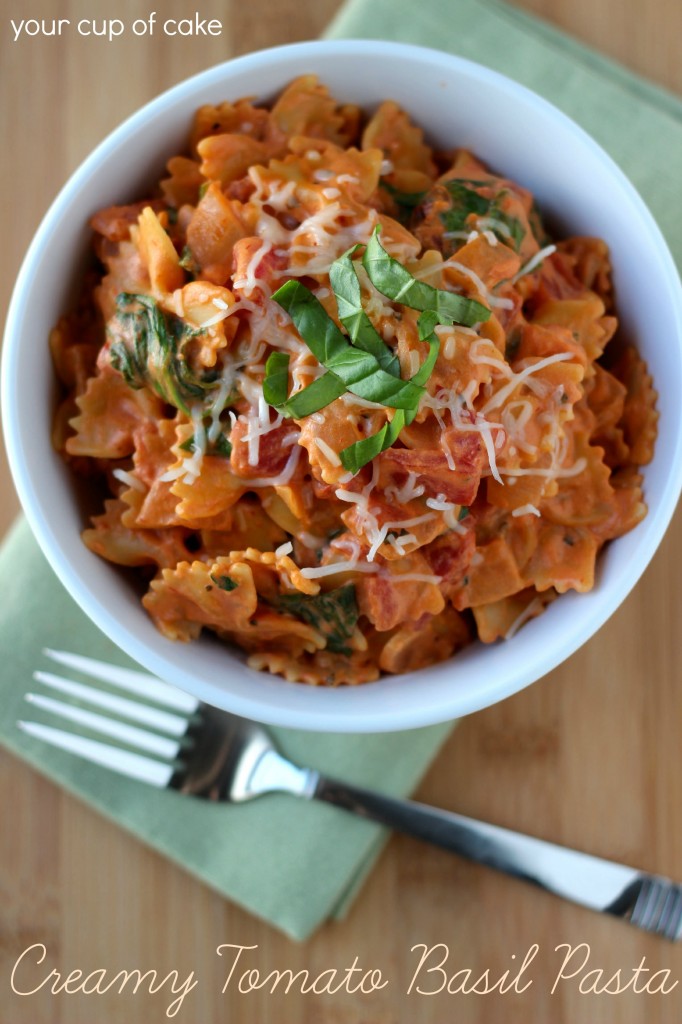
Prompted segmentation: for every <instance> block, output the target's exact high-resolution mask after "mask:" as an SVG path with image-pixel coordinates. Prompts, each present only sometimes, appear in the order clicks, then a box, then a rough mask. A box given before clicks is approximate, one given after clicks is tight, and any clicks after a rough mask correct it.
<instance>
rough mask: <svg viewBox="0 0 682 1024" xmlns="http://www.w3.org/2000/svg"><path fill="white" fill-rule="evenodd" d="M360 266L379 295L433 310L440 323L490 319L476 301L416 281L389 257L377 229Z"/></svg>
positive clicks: (469, 322) (413, 306)
mask: <svg viewBox="0 0 682 1024" xmlns="http://www.w3.org/2000/svg"><path fill="white" fill-rule="evenodd" d="M362 263H363V266H364V268H365V270H366V271H367V273H368V274H369V278H370V280H371V282H372V284H373V285H374V287H375V288H376V289H377V291H380V292H381V294H382V295H386V296H387V298H389V299H392V300H393V301H394V302H401V303H402V304H403V305H404V306H409V307H410V308H411V309H418V310H421V311H425V310H432V311H433V312H434V313H436V314H437V315H438V322H439V323H441V324H453V323H460V324H465V325H466V326H467V327H471V326H472V325H473V324H475V323H481V322H483V321H485V320H487V319H488V318H489V316H490V310H489V309H488V308H487V307H486V306H483V305H481V303H480V302H476V301H475V299H467V298H465V297H464V296H463V295H456V294H455V293H454V292H447V291H445V290H444V289H442V288H434V287H433V286H432V285H430V284H427V283H426V282H425V281H418V280H417V279H416V278H415V277H413V276H412V274H411V273H410V272H409V270H407V269H406V268H405V267H404V266H403V265H402V263H399V262H398V260H396V259H393V257H392V256H389V254H388V253H387V252H386V250H385V249H384V247H383V246H382V244H381V242H380V241H379V236H378V228H375V229H374V231H373V233H372V235H371V237H370V239H369V241H368V243H367V247H366V249H365V254H364V256H363V258H362Z"/></svg>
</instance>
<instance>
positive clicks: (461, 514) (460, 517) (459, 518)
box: [457, 505, 469, 523]
mask: <svg viewBox="0 0 682 1024" xmlns="http://www.w3.org/2000/svg"><path fill="white" fill-rule="evenodd" d="M468 515H469V509H468V508H467V506H466V505H462V507H461V508H460V510H459V512H458V513H457V522H458V523H461V522H462V520H463V519H466V517H467V516H468Z"/></svg>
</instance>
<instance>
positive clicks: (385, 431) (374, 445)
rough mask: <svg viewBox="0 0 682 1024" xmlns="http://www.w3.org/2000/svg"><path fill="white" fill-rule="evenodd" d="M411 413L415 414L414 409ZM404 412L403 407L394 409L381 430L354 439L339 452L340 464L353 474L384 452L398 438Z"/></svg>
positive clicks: (404, 420)
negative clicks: (390, 418) (359, 439)
mask: <svg viewBox="0 0 682 1024" xmlns="http://www.w3.org/2000/svg"><path fill="white" fill-rule="evenodd" d="M413 415H416V410H415V413H413ZM405 422H406V413H405V411H404V410H403V409H396V411H395V413H394V415H393V419H392V420H391V421H390V423H385V424H384V426H383V427H382V428H381V430H378V431H377V433H376V434H371V435H370V437H363V439H362V441H356V442H355V443H354V444H350V445H348V447H347V448H343V449H342V450H341V451H340V452H339V458H340V459H341V465H342V466H343V468H344V469H345V470H347V471H348V472H349V473H352V474H353V476H355V474H356V473H357V472H359V470H361V469H362V467H363V466H366V465H367V463H368V462H371V461H372V459H374V458H376V456H377V455H379V454H380V453H381V452H385V451H386V449H387V448H390V447H391V445H392V444H395V442H396V441H397V440H398V437H399V435H400V431H401V430H402V429H403V427H404V426H405Z"/></svg>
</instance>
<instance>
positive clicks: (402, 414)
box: [263, 227, 490, 473]
mask: <svg viewBox="0 0 682 1024" xmlns="http://www.w3.org/2000/svg"><path fill="white" fill-rule="evenodd" d="M378 232H379V228H378V227H377V228H375V230H374V232H373V234H372V237H371V238H370V240H369V242H368V243H367V245H366V246H365V252H364V255H363V259H362V263H363V266H364V268H365V270H366V272H367V274H368V276H369V279H370V281H371V282H372V284H373V285H374V287H375V288H376V289H377V291H379V292H381V294H382V295H385V296H386V297H387V298H389V299H391V300H392V301H394V302H400V303H402V304H403V305H405V306H409V307H411V308H412V309H416V310H419V311H420V312H421V316H420V318H419V322H418V329H419V340H420V341H425V342H427V343H428V346H429V353H428V356H427V357H426V359H425V361H424V363H423V364H422V366H421V367H420V369H419V370H418V371H417V373H416V374H415V375H414V376H413V377H412V378H410V379H409V380H403V378H402V377H401V376H400V363H399V360H398V358H397V355H396V354H395V353H394V352H393V351H392V349H391V348H390V347H389V346H388V345H386V343H385V342H384V341H383V339H382V337H381V335H380V334H379V332H378V331H377V330H376V328H375V327H374V325H373V324H372V322H371V320H370V319H369V317H368V315H367V313H366V312H365V310H364V309H363V306H362V290H361V287H360V281H359V280H358V276H357V270H356V266H355V264H354V263H353V260H352V256H353V254H354V253H355V252H356V251H357V250H358V249H360V248H362V246H360V245H356V246H353V248H351V249H349V250H348V251H347V252H345V253H344V254H343V255H342V256H340V257H339V258H338V259H337V260H335V262H334V263H333V264H332V266H331V268H330V272H329V277H330V281H331V284H332V288H333V290H334V296H335V298H336V304H337V309H338V313H339V319H340V321H341V323H342V324H343V326H344V327H345V328H346V330H347V331H348V335H345V334H344V333H343V331H342V330H341V329H340V328H339V327H338V326H337V325H336V323H335V322H334V321H333V320H332V318H331V317H330V316H329V314H328V313H327V311H326V310H325V308H324V306H323V305H322V303H321V302H320V301H319V300H318V299H317V297H316V296H315V295H313V293H312V292H311V291H309V289H308V288H306V287H305V286H304V285H302V284H301V283H300V281H294V280H292V281H287V283H286V284H284V285H282V287H281V288H279V289H278V291H276V292H275V294H274V295H273V298H274V299H275V301H276V302H277V303H279V305H280V306H281V307H282V309H284V310H286V312H287V313H288V314H289V316H290V317H291V319H292V322H293V324H294V326H295V327H296V329H297V330H298V333H299V334H300V335H301V337H302V338H303V340H304V341H305V342H306V344H307V345H308V348H309V349H310V351H311V352H312V353H313V355H314V356H315V358H316V359H317V361H318V362H319V363H320V364H321V365H322V366H324V367H325V369H326V371H327V372H326V373H324V374H323V375H322V376H321V377H318V378H317V379H316V380H314V381H313V382H312V383H311V384H309V385H308V386H307V387H306V388H303V389H302V390H301V391H297V392H296V393H295V394H294V395H291V396H290V397H287V390H288V386H289V381H288V375H289V356H288V355H286V353H283V352H273V353H272V355H270V357H269V358H268V360H267V363H266V366H265V380H264V382H263V394H264V396H265V399H266V401H267V402H268V403H269V404H270V405H273V406H275V408H276V409H278V410H279V411H280V412H282V413H283V414H284V415H285V416H294V417H297V418H302V417H304V416H308V415H310V414H311V413H313V412H316V411H317V410H318V409H322V408H324V406H326V405H328V404H329V403H330V402H333V401H334V400H335V399H336V398H339V397H340V396H341V395H343V394H344V392H345V391H350V392H351V393H352V394H355V395H357V396H358V397H359V398H364V399H366V400H368V401H371V402H376V403H377V404H378V405H384V406H386V407H388V408H391V409H394V410H395V412H394V415H393V418H392V420H391V421H390V423H386V424H385V425H384V426H383V427H382V428H381V430H380V431H378V433H377V434H375V435H373V436H372V437H367V438H363V440H362V441H357V442H356V443H355V444H353V445H350V446H349V447H348V448H344V449H343V451H341V452H339V458H340V459H341V463H342V465H343V466H344V467H345V468H346V469H347V470H350V471H351V472H353V473H357V471H358V470H359V469H361V468H362V466H364V465H366V464H367V463H368V462H370V461H371V460H372V459H373V458H374V456H375V455H378V454H379V452H382V451H384V450H385V449H386V448H389V447H390V446H391V445H392V444H393V443H394V442H395V441H396V440H397V438H398V436H399V434H400V431H401V430H402V428H403V427H404V426H405V425H406V424H409V423H411V422H412V420H413V419H414V417H415V416H416V414H417V411H418V409H419V402H420V399H421V397H422V395H423V393H424V387H425V385H426V383H427V381H428V379H429V377H430V375H431V372H432V371H433V368H434V366H435V363H436V359H437V358H438V351H439V348H440V342H439V340H438V338H437V337H436V335H435V333H434V329H435V327H436V325H437V324H453V323H463V324H466V325H468V326H471V325H472V324H474V323H479V322H481V321H485V320H487V319H488V318H489V316H490V310H489V309H488V308H487V307H486V306H483V305H482V304H481V303H480V302H476V301H474V300H473V299H467V298H464V297H463V296H461V295H456V294H455V293H454V292H448V291H445V290H444V289H442V288H433V287H432V286H431V285H428V284H425V283H424V282H423V281H417V280H416V278H414V277H413V276H412V275H411V274H410V272H409V271H408V270H407V269H406V268H405V267H403V266H402V264H400V263H398V261H397V260H395V259H393V257H391V256H389V254H388V253H387V252H386V250H385V249H384V248H383V246H382V245H381V243H380V242H379V237H378Z"/></svg>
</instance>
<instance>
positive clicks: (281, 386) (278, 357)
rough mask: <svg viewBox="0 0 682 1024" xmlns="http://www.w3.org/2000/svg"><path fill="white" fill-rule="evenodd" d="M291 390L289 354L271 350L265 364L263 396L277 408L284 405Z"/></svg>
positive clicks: (269, 403)
mask: <svg viewBox="0 0 682 1024" xmlns="http://www.w3.org/2000/svg"><path fill="white" fill-rule="evenodd" d="M288 391H289V356H288V354H287V353H286V352H271V353H270V355H269V356H268V359H267V362H266V364H265V378H264V380H263V397H264V399H265V401H266V402H267V403H268V405H274V406H275V408H279V406H281V405H284V403H285V402H286V400H287V393H288Z"/></svg>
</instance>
